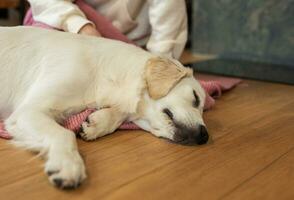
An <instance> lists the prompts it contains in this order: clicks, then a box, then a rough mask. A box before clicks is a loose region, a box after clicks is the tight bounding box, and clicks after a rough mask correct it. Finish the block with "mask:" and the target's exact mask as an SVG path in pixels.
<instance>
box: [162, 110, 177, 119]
mask: <svg viewBox="0 0 294 200" xmlns="http://www.w3.org/2000/svg"><path fill="white" fill-rule="evenodd" d="M162 112H163V113H164V114H166V115H167V116H168V117H169V118H170V119H171V120H173V118H174V115H173V113H172V112H171V111H170V109H168V108H165V109H163V110H162Z"/></svg>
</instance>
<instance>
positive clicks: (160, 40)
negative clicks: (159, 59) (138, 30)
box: [147, 0, 188, 59]
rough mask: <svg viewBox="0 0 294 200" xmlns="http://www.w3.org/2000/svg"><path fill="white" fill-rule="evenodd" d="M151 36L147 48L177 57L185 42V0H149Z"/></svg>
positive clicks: (186, 31)
mask: <svg viewBox="0 0 294 200" xmlns="http://www.w3.org/2000/svg"><path fill="white" fill-rule="evenodd" d="M148 2H149V21H150V25H151V36H150V39H149V41H148V43H147V49H148V50H149V51H151V52H154V53H159V54H164V55H167V56H171V57H173V58H176V59H178V58H179V57H180V56H181V54H182V52H183V50H184V47H185V44H186V42H187V34H188V30H187V29H188V28H187V12H186V4H185V0H149V1H148Z"/></svg>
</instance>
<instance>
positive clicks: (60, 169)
mask: <svg viewBox="0 0 294 200" xmlns="http://www.w3.org/2000/svg"><path fill="white" fill-rule="evenodd" d="M45 172H46V174H47V175H48V178H49V181H50V182H51V183H52V184H53V185H54V186H56V187H58V188H61V189H74V188H77V187H78V186H79V185H80V184H81V183H82V181H83V180H84V179H85V178H86V170H85V166H84V162H83V160H82V158H81V156H80V154H79V153H78V152H75V151H74V152H67V153H65V152H62V153H61V154H56V155H54V156H51V157H50V158H49V159H48V160H47V162H46V165H45Z"/></svg>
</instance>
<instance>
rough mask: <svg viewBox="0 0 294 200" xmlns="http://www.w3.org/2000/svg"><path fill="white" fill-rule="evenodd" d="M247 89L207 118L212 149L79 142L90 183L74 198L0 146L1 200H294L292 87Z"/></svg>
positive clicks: (123, 134) (135, 135)
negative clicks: (290, 198)
mask: <svg viewBox="0 0 294 200" xmlns="http://www.w3.org/2000/svg"><path fill="white" fill-rule="evenodd" d="M245 83H247V84H248V86H246V85H244V84H243V85H239V86H238V87H237V88H235V89H234V90H232V91H230V92H228V93H226V94H224V96H222V97H221V98H220V99H219V100H218V101H217V104H216V106H215V107H214V108H213V109H212V110H211V111H208V112H206V113H205V116H204V117H205V120H206V123H207V126H208V129H209V132H210V134H211V136H212V139H211V141H210V143H209V144H208V145H204V146H199V147H186V146H179V145H176V144H172V143H169V142H167V141H165V140H162V139H158V138H155V137H153V136H151V135H150V134H148V133H145V132H143V131H118V132H117V133H115V134H112V135H110V136H107V137H103V138H101V139H99V140H97V141H95V142H90V143H86V142H83V141H79V147H80V149H81V153H82V155H83V156H84V159H85V162H86V166H87V169H88V176H89V177H88V179H87V181H86V182H85V183H84V184H83V185H82V186H81V187H80V188H79V189H77V190H76V191H59V190H57V189H55V188H53V187H51V186H50V185H49V183H48V181H47V178H46V176H45V175H44V173H43V168H42V165H43V162H42V161H41V160H40V159H39V158H37V159H32V158H34V156H33V154H31V153H29V152H26V151H23V150H18V149H15V148H14V147H12V146H11V145H9V144H7V141H5V140H0V163H1V165H0V173H1V179H0V199H2V198H1V197H5V199H30V200H33V199H71V200H72V199H222V198H227V199H236V197H238V199H239V197H240V198H242V199H250V197H255V199H258V198H261V199H263V198H262V197H271V199H288V198H289V197H292V196H293V195H294V191H293V189H291V188H290V187H286V185H287V184H289V185H290V184H292V185H293V173H294V172H293V148H294V121H293V119H294V87H293V86H287V85H282V84H272V83H265V82H257V81H245ZM277 177H278V178H279V179H280V180H279V181H278V182H277V181H275V179H276V178H277ZM250 188H251V189H250ZM281 191H283V194H281Z"/></svg>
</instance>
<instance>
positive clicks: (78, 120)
mask: <svg viewBox="0 0 294 200" xmlns="http://www.w3.org/2000/svg"><path fill="white" fill-rule="evenodd" d="M75 3H76V4H77V5H78V6H79V8H80V9H81V10H82V11H83V12H84V13H85V15H86V16H87V18H88V19H89V20H91V21H92V22H93V23H94V24H95V25H96V27H97V29H98V31H99V32H100V33H101V35H102V36H103V37H106V38H110V39H115V40H120V41H123V42H127V43H131V44H134V42H133V41H131V40H129V39H128V38H127V37H126V36H125V35H123V34H122V33H120V32H119V31H118V30H117V29H116V28H115V27H114V26H113V25H112V23H111V22H110V21H109V20H108V19H107V18H105V17H104V16H102V15H101V14H99V13H97V11H96V10H94V9H93V8H91V7H90V6H89V5H87V4H86V3H85V2H84V1H82V0H77V1H76V2H75ZM24 25H26V26H35V27H40V28H47V29H53V28H52V27H50V26H48V25H46V24H44V23H40V22H36V21H35V20H34V19H33V16H32V11H31V10H29V11H28V12H27V14H26V17H25V19H24ZM202 78H203V77H202ZM202 78H200V80H201V79H202ZM240 81H241V80H240V79H234V78H224V77H217V78H212V79H210V80H205V81H204V80H201V81H200V84H201V85H202V87H203V88H204V89H205V91H206V93H207V95H206V100H205V110H208V109H210V108H211V107H212V106H213V105H214V104H215V100H214V98H217V97H220V96H221V94H222V91H226V90H229V89H231V88H233V87H234V86H235V85H237V84H238V83H239V82H240ZM93 112H95V110H93V109H87V110H85V111H83V112H81V113H79V114H76V115H73V116H71V117H69V118H68V119H66V120H65V122H64V124H63V126H64V127H65V128H67V129H70V130H72V131H74V132H78V131H79V130H80V127H81V124H82V123H83V122H84V121H85V120H86V118H87V117H88V116H89V115H90V114H91V113H93ZM118 129H120V130H136V129H140V128H139V127H138V126H136V125H135V124H133V123H132V122H125V123H123V124H122V125H121V126H120V127H119V128H118ZM0 138H4V139H11V136H10V135H9V133H8V132H7V131H6V130H5V127H4V124H3V122H2V121H0Z"/></svg>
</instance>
